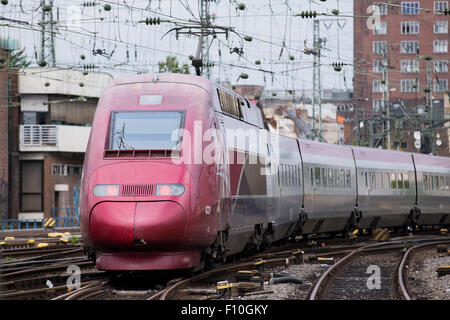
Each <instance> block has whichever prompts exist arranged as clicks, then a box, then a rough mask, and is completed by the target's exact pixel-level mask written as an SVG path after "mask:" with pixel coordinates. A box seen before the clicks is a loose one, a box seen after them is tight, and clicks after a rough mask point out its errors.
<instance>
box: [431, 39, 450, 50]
mask: <svg viewBox="0 0 450 320" xmlns="http://www.w3.org/2000/svg"><path fill="white" fill-rule="evenodd" d="M433 49H434V50H433V52H434V53H447V52H448V42H447V40H434V48H433Z"/></svg>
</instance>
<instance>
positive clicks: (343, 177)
mask: <svg viewBox="0 0 450 320" xmlns="http://www.w3.org/2000/svg"><path fill="white" fill-rule="evenodd" d="M341 188H345V170H344V169H341Z"/></svg>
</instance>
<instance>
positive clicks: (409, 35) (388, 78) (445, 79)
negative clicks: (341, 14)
mask: <svg viewBox="0 0 450 320" xmlns="http://www.w3.org/2000/svg"><path fill="white" fill-rule="evenodd" d="M448 2H449V1H432V0H422V1H396V2H395V3H394V2H392V3H391V4H386V3H385V4H378V5H376V6H375V5H374V4H375V3H379V1H377V0H360V1H354V15H355V16H367V15H368V13H369V15H370V14H372V17H371V18H368V19H366V18H359V19H355V22H354V70H355V76H354V97H355V103H354V106H355V112H356V117H357V118H358V119H377V118H378V119H379V118H381V117H383V116H384V117H385V118H387V117H388V116H389V118H390V135H391V147H393V146H394V144H395V143H396V144H397V145H402V146H403V147H404V148H403V149H404V150H408V151H418V150H417V149H415V148H414V139H413V137H412V136H413V131H415V130H420V128H422V133H423V137H426V136H427V135H429V138H430V139H431V140H429V141H428V142H427V143H431V144H432V145H434V151H435V153H437V154H442V155H448V149H449V148H448V146H449V141H448V140H449V136H448V132H447V130H446V129H443V128H442V127H443V125H442V123H443V122H444V120H446V119H448V118H450V114H448V113H447V112H446V110H445V104H446V101H445V100H444V98H445V97H446V93H447V92H448V90H449V81H450V74H449V72H448V61H449V41H450V34H449V32H448V23H449V18H448V16H446V15H444V14H442V13H441V12H440V11H441V10H444V9H446V8H448ZM378 13H379V15H377V14H378ZM378 18H379V19H378ZM388 101H389V104H388ZM388 106H389V109H388ZM427 119H428V121H433V124H434V125H435V126H436V129H434V130H433V131H427V130H425V128H426V127H427V126H426V125H425V122H424V120H427ZM431 119H432V120H431ZM383 128H384V130H385V132H387V121H386V122H384V124H383ZM436 136H437V137H440V139H441V141H442V145H441V146H438V145H437V144H436V143H435V142H436V141H437V140H436ZM402 142H406V146H405V144H403V143H402ZM423 143H424V138H422V144H423ZM384 146H385V147H387V143H386V142H385V143H384ZM394 149H395V148H394ZM428 151H429V150H428ZM422 152H424V150H422Z"/></svg>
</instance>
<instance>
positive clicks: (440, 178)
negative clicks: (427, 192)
mask: <svg viewBox="0 0 450 320" xmlns="http://www.w3.org/2000/svg"><path fill="white" fill-rule="evenodd" d="M439 186H440V190H441V191H444V190H445V185H444V177H443V176H440V177H439Z"/></svg>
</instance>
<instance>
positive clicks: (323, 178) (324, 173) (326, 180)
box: [322, 168, 328, 188]
mask: <svg viewBox="0 0 450 320" xmlns="http://www.w3.org/2000/svg"><path fill="white" fill-rule="evenodd" d="M327 182H328V179H327V169H326V168H322V187H324V188H326V187H327V185H328V183H327Z"/></svg>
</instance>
